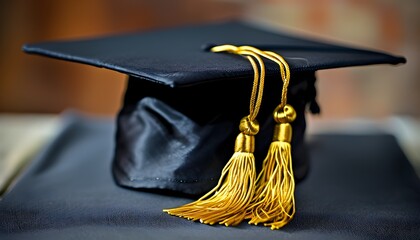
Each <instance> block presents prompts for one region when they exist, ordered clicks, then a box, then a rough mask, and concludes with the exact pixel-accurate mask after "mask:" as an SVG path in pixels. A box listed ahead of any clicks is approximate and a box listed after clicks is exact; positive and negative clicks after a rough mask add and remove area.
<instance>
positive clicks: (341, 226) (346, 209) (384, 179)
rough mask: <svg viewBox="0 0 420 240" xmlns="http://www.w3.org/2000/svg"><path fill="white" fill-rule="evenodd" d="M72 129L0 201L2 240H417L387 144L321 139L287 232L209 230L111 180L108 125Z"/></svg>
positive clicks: (402, 176)
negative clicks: (171, 214)
mask: <svg viewBox="0 0 420 240" xmlns="http://www.w3.org/2000/svg"><path fill="white" fill-rule="evenodd" d="M65 120H66V126H65V127H64V128H63V130H62V131H61V133H60V134H59V135H58V136H57V138H56V139H55V140H54V141H53V142H52V143H51V144H50V145H49V146H48V147H47V148H46V149H45V150H44V151H43V153H42V154H41V155H40V156H38V157H37V158H36V159H35V160H34V161H33V162H32V163H31V166H30V167H29V169H27V171H26V173H25V174H24V176H23V177H22V178H21V179H20V181H19V182H18V183H17V184H16V186H15V187H14V188H13V189H12V191H11V192H10V193H8V194H7V195H6V196H5V197H4V199H2V200H1V201H0V239H2V240H7V239H159V240H165V239H243V240H246V239H285V240H287V239H303V240H304V239H311V240H313V239H334V240H336V239H418V236H420V229H419V226H420V183H419V179H418V177H417V176H416V175H415V173H414V171H413V169H412V167H411V165H410V164H409V162H408V161H407V158H406V157H405V156H404V154H403V152H402V151H401V149H400V148H399V146H398V144H397V143H396V141H395V138H394V137H392V136H389V135H380V134H379V135H365V136H363V135H362V136H351V135H318V136H313V137H312V138H311V139H310V141H309V143H310V144H309V147H310V154H311V156H312V168H311V171H310V174H309V175H308V177H307V178H306V179H305V180H304V181H303V182H302V183H301V184H299V185H298V186H297V189H296V205H297V214H296V216H295V218H294V220H293V221H292V222H291V223H290V224H288V225H287V226H285V227H284V228H283V229H281V230H277V231H272V230H270V229H269V228H266V227H261V226H253V225H252V226H251V225H248V224H247V223H243V224H241V225H239V226H238V227H231V228H227V227H224V226H208V225H203V224H200V223H194V222H190V221H186V220H184V219H179V218H177V217H172V216H169V215H167V214H165V213H163V212H162V208H167V207H174V206H178V205H180V204H183V203H186V202H188V201H190V200H189V199H185V198H177V197H173V196H165V195H160V194H153V193H146V192H136V191H130V190H127V189H124V188H119V187H117V186H116V185H115V184H114V183H113V180H112V176H111V170H110V163H111V158H112V153H113V148H114V143H113V141H112V136H113V134H114V131H115V126H114V124H113V123H112V121H111V120H100V119H85V118H81V117H79V116H77V115H67V116H66V117H65Z"/></svg>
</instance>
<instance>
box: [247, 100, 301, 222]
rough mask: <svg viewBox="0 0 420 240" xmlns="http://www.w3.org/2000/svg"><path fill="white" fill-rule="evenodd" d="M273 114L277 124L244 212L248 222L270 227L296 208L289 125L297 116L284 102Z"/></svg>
mask: <svg viewBox="0 0 420 240" xmlns="http://www.w3.org/2000/svg"><path fill="white" fill-rule="evenodd" d="M274 115H275V120H276V121H277V122H279V124H277V125H276V129H275V133H274V137H273V142H272V143H271V145H270V148H269V150H268V154H267V157H266V158H265V159H264V162H263V169H262V170H261V172H260V174H259V175H258V178H257V186H256V191H255V196H254V198H253V201H252V203H251V204H250V206H249V207H248V209H247V213H246V218H247V219H250V221H249V224H255V225H257V224H259V223H264V225H265V226H270V227H271V229H272V230H274V229H279V228H281V227H283V226H284V225H286V224H287V223H289V222H290V221H291V220H292V218H293V216H294V214H295V210H296V209H295V198H294V191H295V181H294V176H293V168H292V155H291V145H290V141H291V138H292V127H291V125H290V124H289V122H292V121H293V120H294V119H295V118H296V113H295V111H294V110H293V108H292V107H291V106H290V105H286V107H285V108H284V112H282V113H278V112H277V111H276V112H275V114H274Z"/></svg>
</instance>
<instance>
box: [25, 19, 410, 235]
mask: <svg viewBox="0 0 420 240" xmlns="http://www.w3.org/2000/svg"><path fill="white" fill-rule="evenodd" d="M24 51H26V52H28V53H33V54H39V55H45V56H48V57H53V58H58V59H62V60H67V61H73V62H80V63H84V64H89V65H93V66H97V67H103V68H108V69H111V70H115V71H118V72H121V73H125V74H127V75H129V79H128V84H127V89H126V94H125V98H124V103H123V106H122V109H121V111H120V112H119V114H118V118H117V133H116V138H115V140H116V148H115V154H114V160H113V166H112V171H113V175H114V179H115V181H116V183H117V184H119V185H120V186H123V187H127V188H132V189H140V190H145V189H151V190H154V191H159V192H164V193H173V194H175V193H182V194H188V195H201V194H204V193H206V192H207V194H205V195H204V196H202V197H201V198H199V199H198V200H197V201H194V202H192V203H190V204H187V205H184V206H181V207H177V208H173V209H166V210H165V211H166V212H168V213H169V214H172V215H176V216H180V217H185V218H187V219H190V220H200V221H201V222H202V223H206V224H214V223H221V224H225V225H236V224H239V223H240V222H241V221H242V220H244V219H249V222H250V223H253V224H259V223H263V224H265V225H266V226H271V228H272V229H277V228H280V227H282V226H284V225H285V224H287V223H288V222H289V221H290V220H291V219H292V218H293V215H294V213H295V205H294V197H293V194H294V188H295V182H297V181H299V180H301V179H302V178H303V177H304V176H305V174H306V173H307V171H308V158H309V157H308V156H307V152H306V148H305V144H304V135H305V126H306V124H305V111H306V110H307V109H309V110H311V111H312V112H314V113H318V112H319V107H318V105H317V104H316V100H315V98H316V90H315V79H316V78H315V71H317V70H321V69H330V68H338V67H348V66H360V65H370V64H385V63H386V64H399V63H404V62H405V59H404V58H403V57H397V56H392V55H389V54H386V53H381V52H377V51H371V50H365V49H359V48H353V47H347V46H340V45H336V44H330V43H325V42H320V41H315V40H309V39H305V38H302V37H298V36H293V35H289V34H287V33H282V32H274V31H270V30H267V29H262V28H261V27H257V26H253V25H251V24H247V23H242V22H227V23H216V24H207V25H198V26H187V27H181V28H172V29H164V30H159V31H150V32H142V33H134V34H128V35H121V36H113V37H103V38H97V39H90V40H79V41H60V42H46V43H39V44H30V45H26V46H24ZM98 84H99V83H98ZM273 111H274V114H273ZM244 116H245V117H244ZM257 120H258V121H257ZM238 123H240V125H239V135H238V130H237V129H238V128H237V125H238ZM292 129H293V134H292ZM273 132H274V137H273ZM257 133H258V134H257ZM234 142H235V145H233V143H234ZM233 148H234V154H233V155H232V149H233ZM267 152H268V154H267ZM254 154H255V155H254ZM292 159H293V161H292ZM262 160H264V161H262ZM168 207H171V206H168Z"/></svg>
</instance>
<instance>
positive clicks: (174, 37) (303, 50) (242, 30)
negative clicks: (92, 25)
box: [23, 22, 405, 87]
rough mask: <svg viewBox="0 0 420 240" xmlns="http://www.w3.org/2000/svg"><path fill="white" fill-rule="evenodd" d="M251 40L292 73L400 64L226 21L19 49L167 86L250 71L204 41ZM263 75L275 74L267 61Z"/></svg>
mask: <svg viewBox="0 0 420 240" xmlns="http://www.w3.org/2000/svg"><path fill="white" fill-rule="evenodd" d="M221 44H233V45H250V46H254V47H257V48H260V49H262V50H270V51H273V52H277V53H279V54H281V55H282V56H283V57H284V58H285V59H286V61H287V62H288V64H289V66H290V68H291V71H292V72H304V71H316V70H321V69H330V68H338V67H349V66H360V65H370V64H384V63H388V64H399V63H404V62H405V59H404V58H403V57H396V56H391V55H389V54H385V53H380V52H375V51H369V50H363V49H358V48H350V47H343V46H339V45H335V44H328V43H323V42H319V41H312V40H308V39H304V38H301V37H297V36H292V35H289V34H286V33H281V32H271V31H267V30H263V29H261V28H258V27H255V26H252V25H250V24H246V23H242V22H228V23H218V24H208V25H199V26H190V27H182V28H173V29H166V30H163V31H162V30H160V31H150V32H143V33H134V34H128V35H122V36H114V37H104V38H98V39H92V40H80V41H62V42H47V43H40V44H29V45H25V46H24V48H23V49H24V51H25V52H28V53H33V54H40V55H45V56H49V57H54V58H58V59H63V60H67V61H73V62H80V63H85V64H89V65H93V66H97V67H103V68H108V69H111V70H115V71H118V72H121V73H125V74H128V75H130V76H133V77H138V78H142V79H146V80H150V81H153V82H158V83H162V84H165V85H169V86H171V87H176V86H186V85H191V84H199V83H203V82H207V81H214V80H228V79H238V78H241V77H249V76H252V75H253V73H252V68H250V66H249V63H248V62H247V61H246V60H242V61H241V60H238V58H237V57H235V56H231V55H224V54H211V53H209V52H208V51H207V50H208V48H209V46H213V45H221ZM266 67H267V74H268V75H274V74H277V72H278V70H277V68H276V67H277V66H276V64H268V65H267V66H266Z"/></svg>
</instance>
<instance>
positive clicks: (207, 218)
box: [163, 45, 265, 226]
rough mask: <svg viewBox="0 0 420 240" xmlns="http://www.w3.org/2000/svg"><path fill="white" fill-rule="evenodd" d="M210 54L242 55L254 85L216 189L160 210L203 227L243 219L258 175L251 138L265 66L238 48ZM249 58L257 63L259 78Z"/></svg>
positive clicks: (227, 47) (228, 47) (218, 49)
mask: <svg viewBox="0 0 420 240" xmlns="http://www.w3.org/2000/svg"><path fill="white" fill-rule="evenodd" d="M212 51H213V52H222V51H227V52H230V53H235V54H240V55H245V56H246V57H247V58H248V60H249V61H250V63H251V64H252V67H253V70H254V84H253V88H252V93H251V101H250V114H249V116H247V117H244V118H243V119H242V120H241V122H240V125H239V130H240V131H241V133H240V134H239V135H238V137H237V138H236V142H235V153H234V154H233V156H232V157H231V158H230V160H229V161H228V163H227V164H226V165H225V167H224V168H223V171H222V174H221V177H220V179H219V182H218V184H217V186H216V187H215V188H213V189H212V190H211V191H210V192H208V193H207V194H206V195H204V196H203V197H201V198H200V199H198V200H196V201H195V202H192V203H189V204H186V205H184V206H181V207H177V208H172V209H164V210H163V211H164V212H167V213H168V214H170V215H175V216H178V217H183V218H186V219H188V220H192V221H197V220H199V221H200V222H201V223H204V224H210V225H213V224H215V223H219V224H224V225H226V226H234V225H238V224H239V223H241V222H242V220H243V219H244V218H245V213H246V211H245V210H246V208H247V206H248V205H249V203H250V202H251V200H252V198H253V196H254V192H255V183H256V175H257V174H256V169H255V158H254V154H253V152H254V148H255V143H254V142H255V137H254V135H256V134H257V133H258V131H259V125H258V122H257V121H256V119H255V118H256V116H257V114H258V111H259V108H260V105H261V100H262V93H263V87H264V77H265V67H264V63H263V61H262V59H261V58H260V57H259V56H258V55H257V54H255V53H254V52H251V51H246V50H243V49H242V48H241V47H236V46H232V45H222V46H217V47H214V48H213V49H212ZM251 56H252V57H253V58H255V59H257V60H258V62H259V65H260V69H261V74H260V75H259V74H258V67H257V65H256V63H255V61H254V59H253V58H252V57H251ZM257 90H258V91H257Z"/></svg>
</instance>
